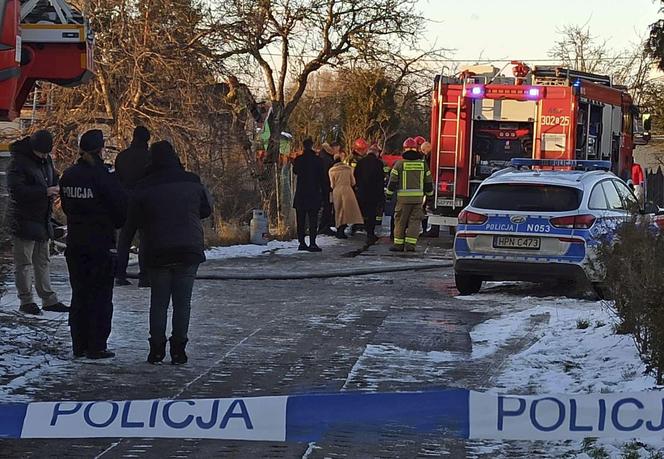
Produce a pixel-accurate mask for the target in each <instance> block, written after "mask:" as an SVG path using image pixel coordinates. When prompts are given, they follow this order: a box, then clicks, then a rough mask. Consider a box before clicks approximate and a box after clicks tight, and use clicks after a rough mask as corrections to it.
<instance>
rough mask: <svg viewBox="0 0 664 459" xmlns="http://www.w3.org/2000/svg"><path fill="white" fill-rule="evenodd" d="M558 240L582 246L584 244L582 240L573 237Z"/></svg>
mask: <svg viewBox="0 0 664 459" xmlns="http://www.w3.org/2000/svg"><path fill="white" fill-rule="evenodd" d="M558 240H559V241H561V242H570V243H572V244H584V243H585V242H586V241H584V240H583V239H577V238H575V237H559V238H558Z"/></svg>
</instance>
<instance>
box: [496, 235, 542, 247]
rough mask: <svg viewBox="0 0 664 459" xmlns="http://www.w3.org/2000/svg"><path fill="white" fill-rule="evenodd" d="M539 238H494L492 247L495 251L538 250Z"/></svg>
mask: <svg viewBox="0 0 664 459" xmlns="http://www.w3.org/2000/svg"><path fill="white" fill-rule="evenodd" d="M540 244H541V241H540V238H538V237H519V236H494V237H493V246H494V247H495V248H497V249H528V250H539V249H540Z"/></svg>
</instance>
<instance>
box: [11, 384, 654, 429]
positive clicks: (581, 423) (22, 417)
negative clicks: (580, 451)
mask: <svg viewBox="0 0 664 459" xmlns="http://www.w3.org/2000/svg"><path fill="white" fill-rule="evenodd" d="M395 427H396V428H404V429H406V430H407V431H409V432H431V433H437V434H440V435H441V436H445V437H454V438H467V439H496V440H574V439H583V438H587V437H598V438H602V437H606V438H625V439H627V438H629V439H631V438H647V437H651V436H657V437H660V438H661V435H662V432H663V431H664V394H661V393H659V392H644V393H634V394H580V395H560V396H558V395H554V396H550V395H547V396H520V395H500V394H488V393H479V392H473V391H468V390H464V389H450V390H441V391H431V392H397V393H365V392H341V393H335V394H315V395H293V396H268V397H243V398H221V399H198V400H134V401H89V402H64V401H63V402H35V403H8V404H0V438H106V437H110V438H132V437H133V438H205V439H224V440H247V441H274V442H311V441H318V440H320V439H322V438H323V437H324V436H325V435H326V434H330V433H333V432H334V431H335V430H338V429H343V430H344V431H352V432H355V433H356V434H360V435H361V434H362V433H364V432H366V433H367V438H371V433H379V432H380V431H381V429H384V428H390V430H391V431H394V428H395Z"/></svg>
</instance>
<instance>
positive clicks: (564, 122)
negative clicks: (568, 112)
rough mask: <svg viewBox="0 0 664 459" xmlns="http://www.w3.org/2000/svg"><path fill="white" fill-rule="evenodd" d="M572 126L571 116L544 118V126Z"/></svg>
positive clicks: (548, 116)
mask: <svg viewBox="0 0 664 459" xmlns="http://www.w3.org/2000/svg"><path fill="white" fill-rule="evenodd" d="M569 125H570V117H569V116H551V115H544V116H542V126H562V127H567V126H569Z"/></svg>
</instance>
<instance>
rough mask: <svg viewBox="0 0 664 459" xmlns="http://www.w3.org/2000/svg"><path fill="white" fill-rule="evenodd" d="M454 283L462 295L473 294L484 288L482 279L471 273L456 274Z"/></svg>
mask: <svg viewBox="0 0 664 459" xmlns="http://www.w3.org/2000/svg"><path fill="white" fill-rule="evenodd" d="M454 283H455V284H456V288H457V290H458V291H459V293H460V294H461V295H462V296H465V295H472V294H474V293H477V292H479V291H480V289H481V288H482V279H481V278H479V277H477V276H473V275H471V274H455V275H454Z"/></svg>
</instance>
